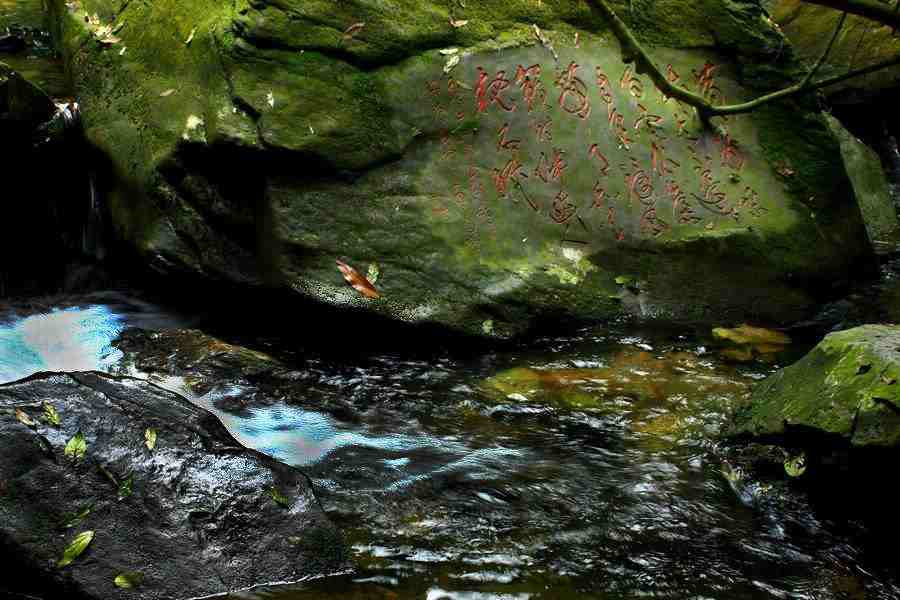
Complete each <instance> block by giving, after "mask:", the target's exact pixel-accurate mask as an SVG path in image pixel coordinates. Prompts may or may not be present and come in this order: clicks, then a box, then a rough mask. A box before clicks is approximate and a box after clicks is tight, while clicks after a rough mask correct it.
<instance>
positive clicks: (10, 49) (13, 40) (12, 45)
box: [0, 34, 27, 54]
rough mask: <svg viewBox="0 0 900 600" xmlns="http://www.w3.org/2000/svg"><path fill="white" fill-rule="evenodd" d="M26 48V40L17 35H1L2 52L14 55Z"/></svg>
mask: <svg viewBox="0 0 900 600" xmlns="http://www.w3.org/2000/svg"><path fill="white" fill-rule="evenodd" d="M26 47H27V44H26V43H25V40H24V39H22V38H21V37H19V36H17V35H12V34H9V35H0V52H5V53H8V54H14V53H16V52H22V51H23V50H25V48H26Z"/></svg>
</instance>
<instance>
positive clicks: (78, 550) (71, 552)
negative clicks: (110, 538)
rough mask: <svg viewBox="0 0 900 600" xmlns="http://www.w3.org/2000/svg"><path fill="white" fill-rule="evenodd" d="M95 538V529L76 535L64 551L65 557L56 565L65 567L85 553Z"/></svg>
mask: <svg viewBox="0 0 900 600" xmlns="http://www.w3.org/2000/svg"><path fill="white" fill-rule="evenodd" d="M93 539H94V532H93V531H83V532H81V533H79V534H78V535H76V536H75V538H74V539H73V540H72V542H71V543H70V544H69V546H68V547H67V548H66V550H65V552H64V553H63V557H62V558H61V559H60V561H59V562H58V563H56V566H57V567H59V568H60V569H62V568H63V567H67V566H69V565H70V564H72V562H73V561H74V560H75V559H76V558H78V557H79V556H81V555H82V553H84V551H85V550H86V549H87V547H88V546H89V545H90V543H91V541H93Z"/></svg>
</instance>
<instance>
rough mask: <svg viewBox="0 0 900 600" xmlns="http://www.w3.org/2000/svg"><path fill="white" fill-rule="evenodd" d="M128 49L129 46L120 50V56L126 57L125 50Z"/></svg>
mask: <svg viewBox="0 0 900 600" xmlns="http://www.w3.org/2000/svg"><path fill="white" fill-rule="evenodd" d="M127 49H128V46H122V49H121V50H119V56H124V55H125V50H127Z"/></svg>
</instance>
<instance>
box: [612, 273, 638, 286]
mask: <svg viewBox="0 0 900 600" xmlns="http://www.w3.org/2000/svg"><path fill="white" fill-rule="evenodd" d="M632 283H634V278H633V277H628V276H627V275H619V276H618V277H616V284H618V285H631V284H632Z"/></svg>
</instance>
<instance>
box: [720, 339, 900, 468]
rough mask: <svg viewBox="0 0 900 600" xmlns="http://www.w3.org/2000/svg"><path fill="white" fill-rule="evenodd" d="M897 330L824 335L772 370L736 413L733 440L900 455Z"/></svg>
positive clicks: (898, 347) (899, 368)
mask: <svg viewBox="0 0 900 600" xmlns="http://www.w3.org/2000/svg"><path fill="white" fill-rule="evenodd" d="M898 382H900V327H896V326H889V325H865V326H862V327H857V328H855V329H850V330H847V331H841V332H838V333H832V334H830V335H828V336H827V337H826V338H825V339H824V340H823V341H822V342H821V343H820V344H819V345H818V346H816V347H815V348H814V349H813V350H812V352H810V353H809V354H808V355H807V356H806V357H804V358H803V359H802V360H800V361H799V362H797V363H796V364H794V365H792V366H790V367H787V368H785V369H782V370H780V371H778V372H777V373H776V374H775V375H772V376H771V377H769V378H768V379H766V380H765V381H763V382H762V383H761V384H759V385H758V386H757V387H756V388H755V389H754V391H753V394H752V397H751V399H750V401H749V403H748V404H746V405H745V406H743V407H741V409H740V410H738V411H737V413H736V415H735V418H734V423H733V426H732V428H731V433H732V434H733V435H744V436H751V437H753V438H757V439H776V440H786V441H788V442H790V441H792V440H793V441H800V440H803V439H804V438H807V437H809V436H810V435H811V434H812V435H818V436H819V437H820V438H822V439H827V440H831V441H835V442H843V443H844V444H846V445H848V446H850V447H855V448H880V449H894V450H896V449H898V448H900V383H898Z"/></svg>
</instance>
